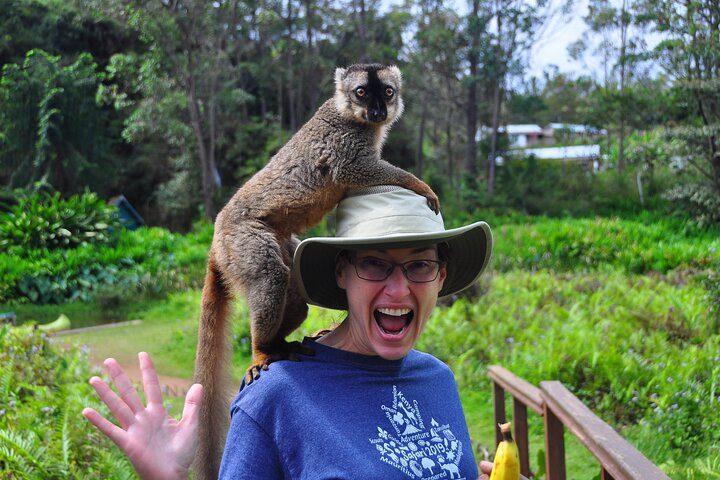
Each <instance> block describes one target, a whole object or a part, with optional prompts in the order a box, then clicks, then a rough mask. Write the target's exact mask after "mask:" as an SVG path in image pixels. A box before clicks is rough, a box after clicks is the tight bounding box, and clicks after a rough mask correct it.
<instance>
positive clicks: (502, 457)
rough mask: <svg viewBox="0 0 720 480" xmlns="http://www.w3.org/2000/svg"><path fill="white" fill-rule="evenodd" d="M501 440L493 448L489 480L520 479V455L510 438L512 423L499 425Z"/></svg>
mask: <svg viewBox="0 0 720 480" xmlns="http://www.w3.org/2000/svg"><path fill="white" fill-rule="evenodd" d="M500 432H501V433H502V437H503V439H502V441H501V442H500V443H499V444H498V447H497V450H495V460H493V469H492V473H491V474H490V480H519V479H520V455H519V454H518V448H517V444H516V443H515V440H513V438H512V423H510V422H508V423H503V424H502V425H500Z"/></svg>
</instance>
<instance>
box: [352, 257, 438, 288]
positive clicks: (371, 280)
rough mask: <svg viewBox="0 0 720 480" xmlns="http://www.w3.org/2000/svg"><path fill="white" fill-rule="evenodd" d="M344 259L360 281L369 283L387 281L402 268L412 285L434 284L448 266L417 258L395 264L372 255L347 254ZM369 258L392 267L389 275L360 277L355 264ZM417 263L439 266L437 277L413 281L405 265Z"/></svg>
mask: <svg viewBox="0 0 720 480" xmlns="http://www.w3.org/2000/svg"><path fill="white" fill-rule="evenodd" d="M344 257H345V258H346V259H347V261H348V263H350V265H352V266H353V268H354V270H355V274H356V275H357V276H358V278H360V279H362V280H366V281H368V282H384V281H385V280H387V279H388V278H390V275H392V274H393V272H394V271H395V268H396V267H400V270H402V272H403V275H404V276H405V278H406V279H407V280H408V281H409V282H412V283H430V282H434V281H435V280H437V277H438V275H440V269H441V268H442V267H444V266H445V265H446V264H447V262H444V261H442V260H429V259H425V258H417V259H415V260H408V261H407V262H393V261H390V260H385V259H383V258H378V257H373V256H372V255H368V256H366V257H355V256H354V255H349V254H346V255H344ZM367 258H371V259H373V260H377V261H378V262H381V263H385V264H387V265H388V266H391V267H392V268H390V269H389V270H387V275H385V277H384V278H365V277H363V276H362V275H360V272H359V271H358V267H357V264H356V263H355V262H356V261H358V260H364V259H367ZM415 262H428V263H432V264H434V265H437V270H435V276H434V277H433V278H431V279H429V280H413V279H412V278H410V277H409V276H408V270H407V268H406V267H405V265H407V264H410V263H415Z"/></svg>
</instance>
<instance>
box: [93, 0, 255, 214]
mask: <svg viewBox="0 0 720 480" xmlns="http://www.w3.org/2000/svg"><path fill="white" fill-rule="evenodd" d="M240 3H241V2H238V1H230V0H228V1H217V2H205V1H201V0H188V1H184V2H180V1H174V0H173V1H163V2H160V1H153V0H115V1H114V2H107V3H106V4H103V5H102V8H103V9H104V11H105V12H106V13H107V14H113V13H115V14H119V15H122V16H123V17H124V19H125V20H126V21H127V22H128V23H129V24H130V25H131V26H132V27H134V28H136V29H137V30H138V31H139V32H140V35H141V37H142V38H143V40H144V41H145V42H146V43H147V45H148V50H149V54H148V57H147V62H149V63H147V62H144V63H145V65H146V67H147V66H148V65H150V64H151V65H152V67H151V68H152V69H153V70H155V72H156V74H157V76H156V77H154V78H147V79H146V80H147V81H148V82H151V83H154V82H158V81H162V82H165V84H166V85H165V87H168V86H169V88H162V89H160V90H159V92H162V93H163V94H164V95H165V97H164V99H160V98H158V96H157V95H153V94H150V95H149V96H148V97H145V99H144V100H143V101H145V102H147V101H150V102H151V103H154V104H159V103H162V102H164V101H165V100H167V99H168V98H177V97H175V95H176V94H178V93H180V94H181V95H182V96H183V97H184V100H183V101H184V103H185V113H186V116H185V122H186V123H187V125H188V126H189V127H190V129H191V131H192V134H193V140H194V145H191V146H192V147H194V150H195V154H196V155H197V160H198V165H199V167H200V168H199V170H200V184H201V196H202V200H203V206H204V213H205V216H206V217H207V218H208V219H211V220H212V219H214V218H215V215H216V213H217V208H216V198H215V192H216V190H217V188H218V187H219V186H220V184H221V178H220V175H219V170H218V166H217V152H218V145H219V140H220V137H221V132H222V125H221V120H222V110H223V109H229V108H237V109H238V110H239V108H238V103H240V102H242V101H243V96H242V94H241V93H242V92H237V89H233V84H232V83H231V81H230V80H229V79H230V71H231V67H232V65H231V63H230V61H229V57H228V52H227V48H228V41H229V38H230V34H231V33H230V32H232V31H233V28H229V27H231V26H235V25H236V19H237V16H238V14H239V11H240V10H239V8H240V5H239V4H240ZM118 12H119V13H118ZM233 91H235V93H233ZM148 93H149V92H148ZM168 96H169V97H168ZM135 118H136V119H137V120H139V121H140V122H141V123H142V122H143V119H142V118H138V117H135ZM131 128H132V127H131Z"/></svg>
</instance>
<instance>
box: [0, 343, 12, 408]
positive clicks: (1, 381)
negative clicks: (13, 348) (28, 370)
mask: <svg viewBox="0 0 720 480" xmlns="http://www.w3.org/2000/svg"><path fill="white" fill-rule="evenodd" d="M14 358H15V357H13V356H12V355H8V359H7V363H5V365H3V366H2V367H0V404H2V405H7V403H8V401H9V400H10V390H11V385H12V377H13V369H14V368H15V359H14Z"/></svg>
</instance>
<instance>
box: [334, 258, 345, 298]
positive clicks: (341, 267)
mask: <svg viewBox="0 0 720 480" xmlns="http://www.w3.org/2000/svg"><path fill="white" fill-rule="evenodd" d="M347 264H348V262H347V259H346V258H345V257H344V256H342V255H341V256H339V257H338V259H337V262H335V282H336V283H337V286H338V287H340V288H342V289H343V290H345V267H346V266H347Z"/></svg>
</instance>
